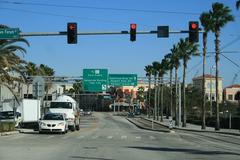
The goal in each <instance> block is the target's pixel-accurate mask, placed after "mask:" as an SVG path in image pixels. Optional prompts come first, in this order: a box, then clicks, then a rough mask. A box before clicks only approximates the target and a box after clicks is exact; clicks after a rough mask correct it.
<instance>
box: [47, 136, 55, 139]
mask: <svg viewBox="0 0 240 160" xmlns="http://www.w3.org/2000/svg"><path fill="white" fill-rule="evenodd" d="M53 137H55V136H48V137H47V138H46V139H51V138H53Z"/></svg>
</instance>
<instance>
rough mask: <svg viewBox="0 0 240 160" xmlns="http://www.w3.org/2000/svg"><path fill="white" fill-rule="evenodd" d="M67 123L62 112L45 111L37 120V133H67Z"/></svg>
mask: <svg viewBox="0 0 240 160" xmlns="http://www.w3.org/2000/svg"><path fill="white" fill-rule="evenodd" d="M67 131H68V123H67V120H66V116H65V115H64V114H63V113H47V114H45V115H44V117H43V118H42V119H40V121H39V133H43V132H60V133H63V134H65V133H67Z"/></svg>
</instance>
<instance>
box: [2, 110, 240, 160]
mask: <svg viewBox="0 0 240 160" xmlns="http://www.w3.org/2000/svg"><path fill="white" fill-rule="evenodd" d="M13 159H17V160H40V159H41V160H75V159H76V160H77V159H79V160H83V159H85V160H124V159H126V160H175V159H176V160H180V159H181V160H190V159H191V160H192V159H194V160H204V159H206V160H207V159H208V160H209V159H211V160H223V159H224V160H225V159H227V160H235V159H236V160H239V159H240V137H238V136H230V135H221V134H210V133H191V132H177V133H164V132H153V131H147V130H142V129H139V128H137V127H136V126H134V125H133V124H131V123H130V122H128V121H127V120H126V119H125V118H123V117H118V116H112V115H111V113H94V115H93V116H86V117H83V118H82V120H81V129H80V131H75V132H69V133H67V134H65V135H61V134H38V133H37V132H26V133H20V134H14V135H9V136H1V137H0V160H13Z"/></svg>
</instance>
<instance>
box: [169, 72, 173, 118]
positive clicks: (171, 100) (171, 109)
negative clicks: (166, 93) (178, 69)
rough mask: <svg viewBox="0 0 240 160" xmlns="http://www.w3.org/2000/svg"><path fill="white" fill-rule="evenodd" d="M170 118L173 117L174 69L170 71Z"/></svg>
mask: <svg viewBox="0 0 240 160" xmlns="http://www.w3.org/2000/svg"><path fill="white" fill-rule="evenodd" d="M170 116H173V94H172V69H171V70H170Z"/></svg>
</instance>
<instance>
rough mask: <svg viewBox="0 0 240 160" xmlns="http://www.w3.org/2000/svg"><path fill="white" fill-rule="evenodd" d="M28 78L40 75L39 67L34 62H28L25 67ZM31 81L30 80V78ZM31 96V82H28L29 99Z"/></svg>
mask: <svg viewBox="0 0 240 160" xmlns="http://www.w3.org/2000/svg"><path fill="white" fill-rule="evenodd" d="M25 70H26V75H27V76H36V75H37V74H38V68H37V65H36V64H35V63H33V62H28V63H27V65H26V66H25ZM28 79H29V78H28ZM28 94H29V82H28V81H27V97H28Z"/></svg>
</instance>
